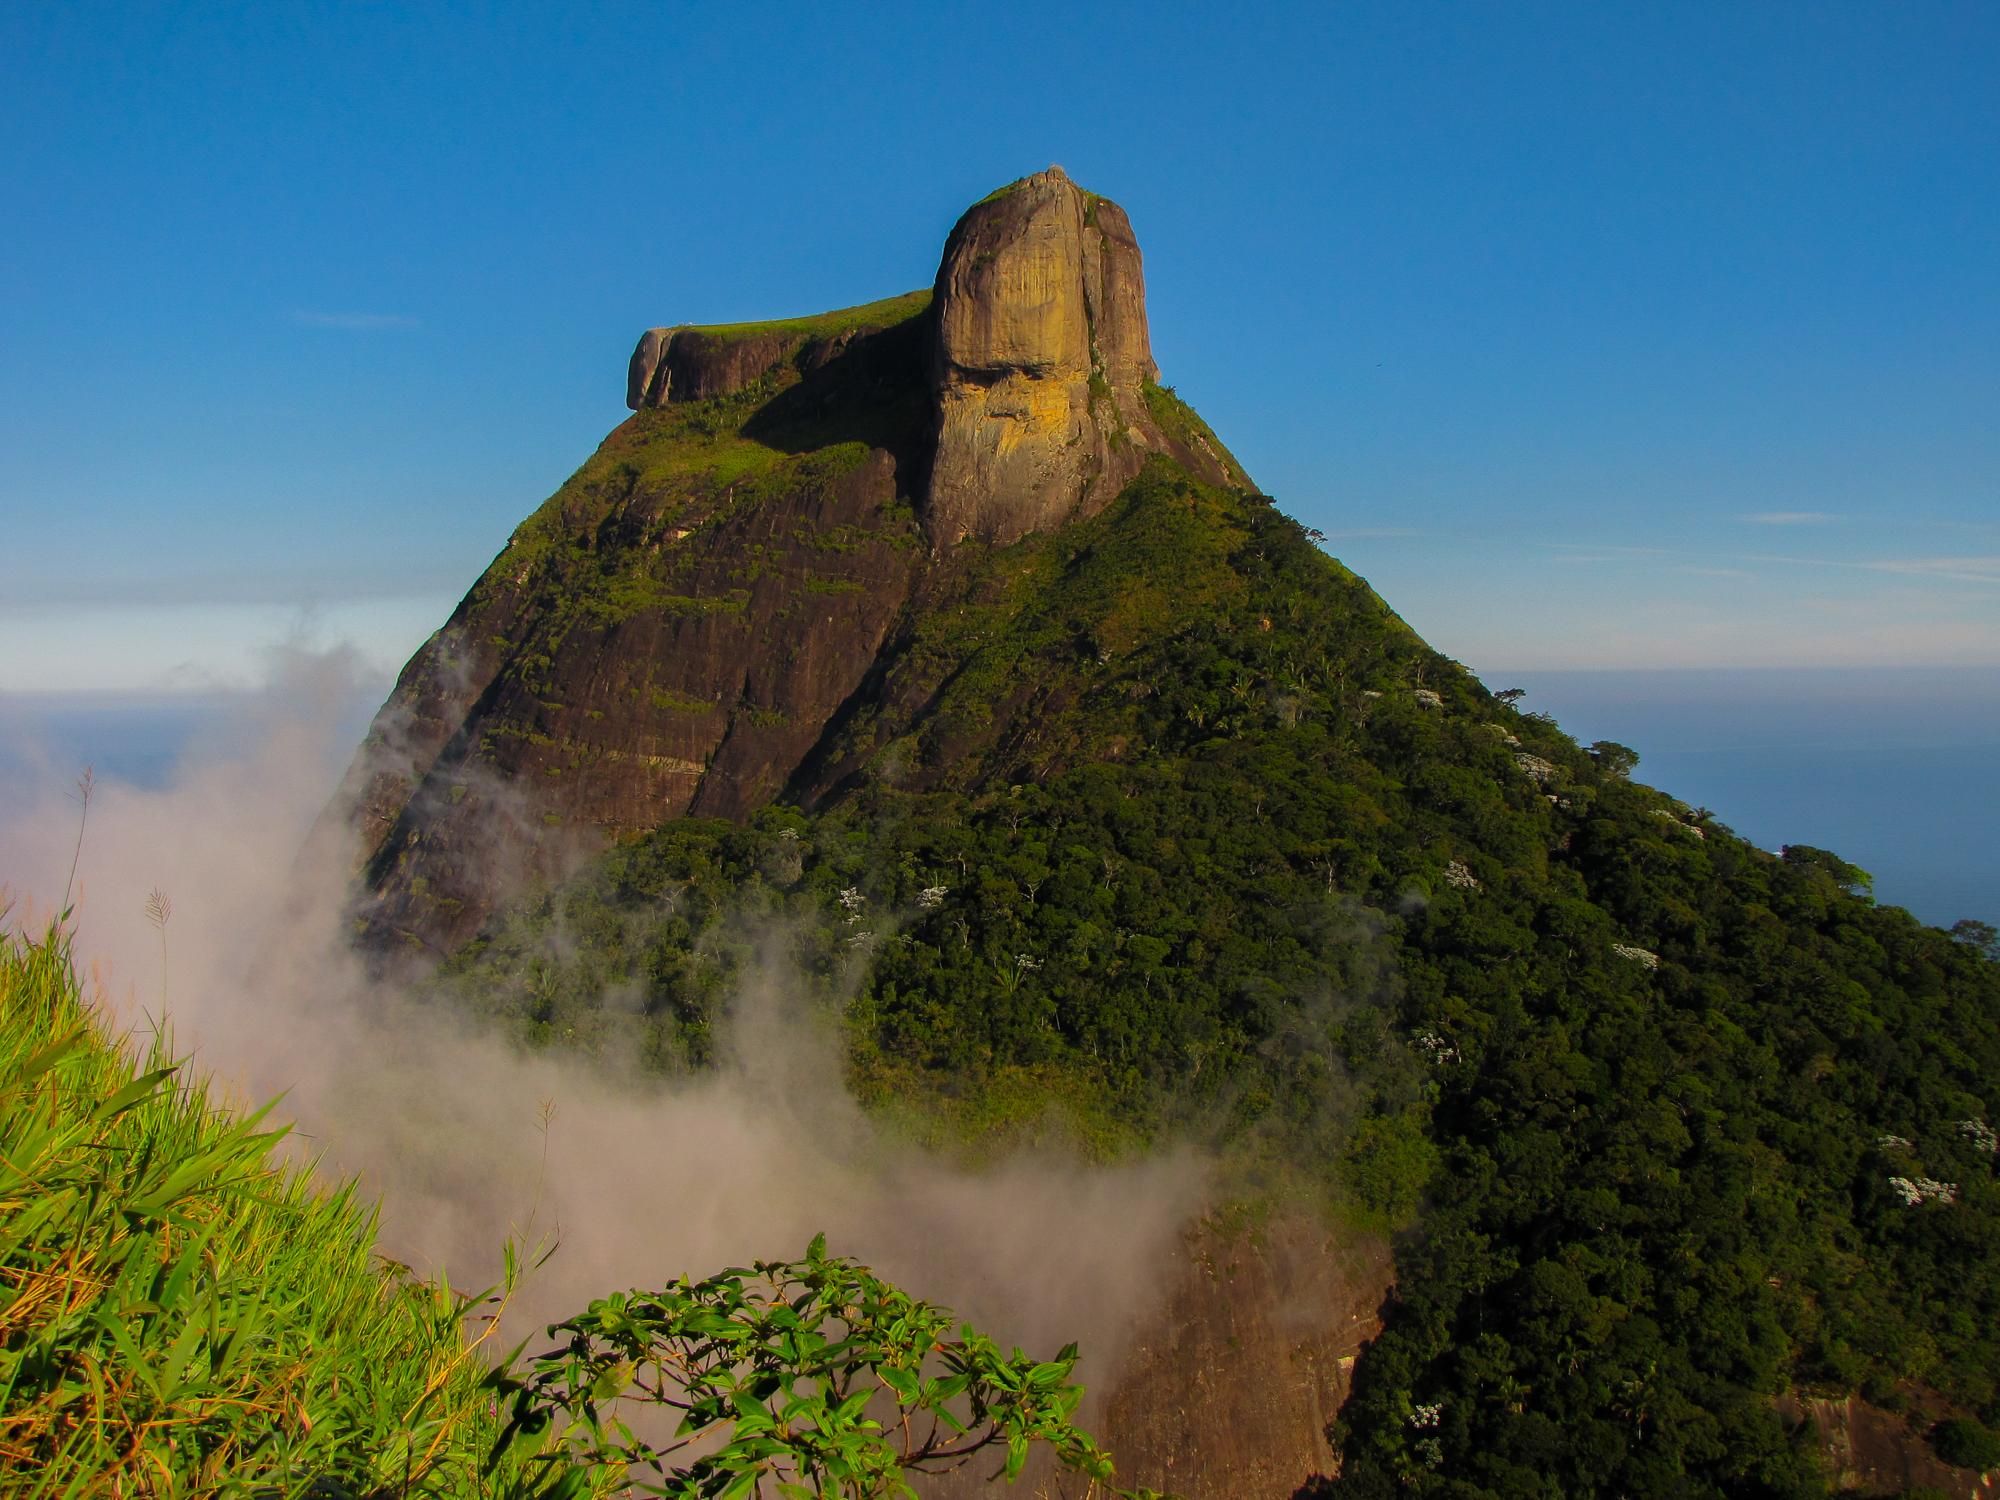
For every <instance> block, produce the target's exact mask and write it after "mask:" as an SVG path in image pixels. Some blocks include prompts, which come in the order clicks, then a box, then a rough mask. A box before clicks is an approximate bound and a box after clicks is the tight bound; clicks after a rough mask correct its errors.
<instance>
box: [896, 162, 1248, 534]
mask: <svg viewBox="0 0 2000 1500" xmlns="http://www.w3.org/2000/svg"><path fill="white" fill-rule="evenodd" d="M935 306H936V308H937V344H936V355H935V365H934V370H933V376H932V378H933V381H934V385H935V392H936V401H937V407H938V438H937V453H936V458H935V460H934V463H933V467H932V470H931V486H930V512H929V515H928V518H927V519H928V525H929V528H930V532H931V535H932V537H933V538H934V539H936V541H937V542H938V543H939V544H940V545H945V546H949V545H950V544H952V543H954V542H957V541H958V540H960V539H961V538H963V537H967V536H976V537H981V538H985V539H987V540H990V541H996V542H1011V541H1014V540H1016V539H1018V538H1019V537H1022V536H1025V535H1026V534H1027V533H1028V532H1030V531H1047V530H1050V529H1052V528H1054V527H1056V526H1059V525H1061V524H1062V522H1064V521H1065V520H1067V519H1069V518H1070V516H1071V515H1073V514H1077V513H1079V512H1080V513H1082V514H1084V515H1091V514H1094V513H1096V512H1097V511H1099V510H1102V509H1103V508H1104V506H1105V505H1106V504H1107V503H1108V502H1109V501H1110V499H1111V497H1112V496H1113V495H1116V494H1117V493H1118V491H1119V490H1121V489H1123V488H1124V486H1125V483H1126V481H1128V480H1129V479H1131V478H1132V476H1133V475H1135V474H1137V473H1138V472H1139V469H1140V466H1141V465H1142V464H1143V463H1144V462H1145V456H1146V454H1147V453H1149V452H1161V451H1165V449H1166V447H1167V443H1166V439H1165V437H1164V435H1163V434H1162V433H1161V432H1160V430H1159V428H1158V426H1157V425H1156V424H1155V423H1154V421H1153V418H1152V416H1151V414H1150V413H1149V412H1148V411H1147V410H1146V403H1145V400H1144V397H1143V395H1142V387H1143V386H1144V384H1145V383H1146V382H1149V381H1152V380H1155V379H1157V378H1158V375H1159V369H1158V367H1157V366H1156V365H1155V364H1154V363H1153V351H1152V340H1151V338H1150V337H1149V336H1148V333H1147V329H1146V280H1145V275H1144V273H1143V272H1142V270H1141V268H1140V262H1139V242H1138V241H1137V240H1136V239H1134V238H1133V236H1132V226H1131V224H1130V222H1129V221H1128V220H1127V219H1126V217H1125V211H1124V210H1123V209H1122V208H1120V207H1119V206H1118V205H1117V204H1115V203H1113V202H1111V200H1110V199H1108V198H1100V197H1097V196H1096V195H1095V194H1092V193H1086V192H1084V191H1083V190H1082V189H1081V188H1079V187H1077V186H1076V184H1075V183H1073V182H1071V181H1070V180H1069V179H1068V178H1067V177H1066V176H1064V175H1063V170H1062V168H1060V167H1050V168H1049V169H1048V171H1046V172H1038V173H1036V174H1035V175H1034V176H1032V177H1027V178H1023V179H1022V180H1021V181H1020V182H1018V183H1015V184H1014V185H1013V186H1012V187H1011V188H1007V189H1004V190H1002V191H1001V192H999V193H996V194H994V195H993V196H992V197H991V198H988V199H986V200H985V201H984V202H981V203H978V204H976V205H974V206H973V207H972V208H971V209H969V210H968V211H967V212H966V214H965V216H964V217H963V218H962V219H960V220H959V221H958V227H957V228H955V229H954V230H952V233H951V238H950V239H949V240H948V241H946V243H945V250H944V264H943V265H942V266H940V267H939V269H938V278H937V287H936V292H935ZM1191 457H1192V456H1191ZM1205 460H1206V455H1203V456H1202V460H1200V461H1196V467H1197V469H1198V471H1199V470H1208V469H1211V468H1212V465H1210V464H1208V463H1206V462H1205ZM1203 477H1205V478H1209V479H1215V480H1220V479H1222V478H1223V477H1224V476H1223V475H1221V474H1220V473H1216V472H1204V473H1203Z"/></svg>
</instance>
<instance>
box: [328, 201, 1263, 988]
mask: <svg viewBox="0 0 2000 1500" xmlns="http://www.w3.org/2000/svg"><path fill="white" fill-rule="evenodd" d="M1154 373H1155V371H1154V366H1153V363H1152V355H1151V352H1150V342H1149V339H1148V335H1147V330H1146V315H1145V289H1144V282H1143V279H1142V277H1141V274H1140V267H1139V250H1138V245H1137V243H1136V242H1135V241H1134V240H1133V237H1132V232H1131V228H1130V226H1129V224H1128V223H1127V221H1126V217H1125V214H1124V212H1123V210H1121V209H1119V208H1118V207H1117V205H1115V204H1113V203H1111V202H1110V201H1109V200H1108V199H1103V198H1098V197H1095V196H1094V195H1090V194H1086V193H1084V192H1083V191H1082V190H1081V189H1079V188H1077V187H1076V186H1075V185H1074V184H1073V183H1071V182H1069V180H1068V179H1067V178H1066V177H1064V176H1063V175H1062V173H1061V171H1060V170H1059V169H1051V170H1050V171H1048V172H1044V173H1039V174H1037V175H1035V176H1033V177H1029V178H1025V179H1023V180H1022V181H1021V182H1020V183H1017V184H1015V185H1014V186H1013V187H1012V188H1010V189H1003V190H1002V191H1001V192H1000V193H998V194H995V195H994V196H993V197H992V198H990V199H988V200H986V201H985V202H983V203H981V204H979V205H976V206H975V207H974V208H973V209H971V210H970V211H968V212H967V214H966V215H965V216H964V218H963V219H962V220H961V221H960V223H959V226H958V228H957V229H956V230H954V231H953V234H952V236H951V239H950V241H949V243H948V244H947V246H946V249H945V254H944V260H943V264H942V266H941V267H940V270H939V273H938V278H937V289H936V291H935V293H933V294H926V293H923V292H913V293H908V294H905V295H904V296H901V297H895V298H890V299H888V300H886V301H884V302H878V303H871V304H868V305H866V306H863V307H857V308H849V309H846V310H844V311H841V312H835V313H826V314H822V315H819V316H817V317H811V318H801V319H795V320H790V321H786V322H779V323H762V324H738V325H729V326H722V327H712V328H690V327H681V328H656V329H649V330H648V331H647V332H646V333H645V334H644V335H643V336H642V337H641V339H640V341H639V344H638V347H637V349H636V350H635V351H634V353H633V356H632V361H631V365H630V368H629V370H628V378H627V390H626V398H627V403H628V404H629V405H630V406H632V407H633V408H634V411H635V415H634V416H633V417H632V418H631V419H630V420H628V421H627V422H625V423H624V424H623V425H622V426H620V427H619V428H618V429H617V430H616V431H614V432H613V433H612V434H611V435H610V436H609V437H608V438H607V439H606V440H605V442H604V444H603V446H602V447H600V449H599V450H598V452H597V454H596V455H595V456H594V457H593V458H592V459H591V460H590V462H588V463H587V464H585V465H584V467H583V468H582V469H581V470H579V471H578V473H577V474H576V475H575V476H574V477H573V478H572V479H571V480H570V481H569V482H568V483H567V484H565V485H564V486H563V488H562V489H561V490H560V491H559V492H558V493H557V494H556V495H555V496H554V497H552V498H551V499H550V500H549V501H548V502H547V503H546V504H545V505H544V506H543V507H542V508H541V509H540V510H539V511H537V512H536V514H535V515H534V516H532V517H530V518H529V520H528V521H526V522H525V523H524V524H523V525H522V526H521V528H520V529H519V530H518V531H517V532H516V533H515V535H514V537H513V539H512V540H511V541H510V542H509V543H508V545H507V547H506V549H505V550H504V551H502V552H501V554H500V555H499V557H498V558H496V559H495V560H494V562H493V564H492V566H491V567H489V568H488V570H487V572H486V574H485V576H484V577H482V578H481V579H480V581H479V582H478V584H477V585H475V586H474V588H473V590H472V592H471V593H469V594H468V595H467V596H466V597H465V599H464V601H463V602H461V603H460V605H459V607H458V609H457V610H456V611H454V613H453V615H452V617H451V619H450V620H449V621H448V622H447V623H446V625H445V627H444V628H443V629H442V630H440V631H439V632H438V634H437V635H436V636H435V637H434V638H433V639H432V640H431V641H430V642H429V643H427V644H426V645H425V647H424V648H423V649H422V650H421V651H420V652H419V653H418V654H417V655H416V656H415V657H414V658H413V659H412V660H411V662H410V663H409V665H408V666H407V667H406V668H405V669H404V671H403V674H402V677H401V679H400V680H399V681H398V683H397V686H396V689H395V692H394V693H393V694H392V695H391V697H390V699H389V701H388V703H387V704H386V705H385V706H384V708H383V709H382V712H381V713H380V714H379V715H378V716H377V719H376V721H375V724H374V725H373V727H372V729H371V732H370V735H369V738H368V741H367V744H366V745H365V747H364V749H363V752H362V755H361V757H360V758H359V760H358V761H357V763H356V766H355V768H354V771H353V773H352V775H351V777H350V783H349V787H348V800H349V802H350V803H351V804H352V805H353V806H354V807H356V808H357V809H358V810H357V812H356V813H355V818H356V821H357V825H358V828H359V832H360V835H361V842H362V847H363V858H364V884H365V887H366V892H367V894H366V899H365V901H364V908H363V920H364V922H365V924H366V926H367V928H368V930H369V931H370V932H371V933H372V935H373V939H374V941H375V942H376V943H377V944H378V945H380V946H383V947H388V948H394V947H410V948H414V949H420V950H430V951H432V952H434V953H448V952H451V951H453V950H454V949H455V948H457V947H458V946H459V945H460V944H462V943H463V942H464V941H465V940H466V939H467V938H469V937H470V936H472V934H474V933H475V932H476V931H477V930H478V929H479V926H480V924H481V923H482V922H483V921H484V920H485V919H486V917H487V916H488V915H489V914H490V913H491V912H492V911H493V910H494V909H495V907H496V905H498V904H501V903H504V902H505V901H506V900H507V899H509V898H510V897H511V896H513V895H515V894H517V893H518V892H520V891H521V890H523V889H526V888H530V887H532V886H533V885H535V884H536V883H538V882H543V881H546V880H550V879H557V878H560V877H561V876H562V875H563V874H564V873H566V871H567V870H568V869H570V868H571V867H572V866H573V865H574V864H575V862H576V861H577V860H578V859H579V858H582V857H584V856H586V855H588V854H589V853H591V852H593V851H594V850H596V849H598V848H600V847H602V846H603V844H604V843H605V842H606V841H607V840H609V839H614V838H617V837H620V836H622V835H625V834H629V833H635V832H640V831H643V830H645V829H648V828H652V827H656V826H657V825H659V824H660V823H662V822H665V821H666V820H668V819H671V818H676V817H680V816H683V815H688V814H695V815H708V816H721V817H730V818H740V817H742V816H743V815H745V814H746V813H747V812H749V811H750V810H752V809H754V808H755V807H757V806H759V805H761V804H762V803H764V802H766V801H769V800H771V799H772V798H774V797H776V796H778V795H779V794H780V793H781V792H784V791H786V789H787V788H788V786H789V787H791V788H792V790H793V794H794V795H805V796H811V795H814V794H815V793H816V792H824V791H826V790H828V789H829V787H830V786H831V782H832V780H833V779H837V774H838V771H839V769H840V767H841V766H842V765H843V764H844V756H845V758H846V759H851V756H846V755H845V752H844V751H843V749H842V748H841V747H842V746H844V745H846V743H847V741H846V740H845V739H843V737H842V728H843V726H844V725H846V724H848V723H849V722H851V721H853V720H855V719H856V718H857V717H870V716H871V715H873V716H874V717H879V714H874V700H875V697H876V696H877V692H878V690H879V688H880V685H881V684H882V682H883V681H884V680H886V678H887V677H888V676H889V674H890V669H891V667H892V665H894V664H895V663H897V662H900V661H902V660H903V659H904V658H905V657H906V656H907V645H908V642H909V641H910V639H912V637H913V635H914V634H916V633H920V632H921V629H922V623H921V622H922V620H923V618H924V617H925V616H926V615H927V614H928V613H931V612H935V611H939V610H948V609H951V608H954V607H956V606H957V605H958V604H959V603H962V602H963V598H964V591H965V590H966V589H968V588H975V587H978V586H979V585H977V584H976V582H975V580H974V575H975V574H976V573H977V572H978V566H979V560H980V559H981V558H982V557H983V556H984V555H985V549H986V548H987V547H990V546H993V545H1005V544H1007V543H1009V542H1012V541H1015V540H1018V539H1019V538H1020V537H1022V536H1024V535H1027V534H1029V533H1031V532H1035V531H1044V532H1046V531H1048V530H1051V529H1053V528H1054V527H1056V526H1058V525H1060V524H1061V523H1062V522H1063V521H1064V520H1065V519H1067V518H1069V517H1071V516H1074V515H1079V514H1088V513H1092V512H1094V511H1095V510H1097V509H1101V508H1102V506H1103V505H1104V504H1105V503H1106V502H1108V500H1109V499H1110V498H1111V497H1112V496H1113V495H1114V494H1115V493H1116V492H1117V491H1118V489H1119V488H1121V487H1122V486H1123V485H1124V484H1125V482H1126V481H1127V480H1129V479H1130V478H1131V477H1132V476H1133V475H1134V474H1135V473H1137V472H1138V469H1139V467H1140V465H1141V464H1143V462H1144V461H1145V456H1146V454H1148V453H1159V454H1162V455H1165V456H1168V457H1171V458H1172V459H1173V460H1174V461H1176V462H1178V463H1180V464H1181V465H1183V466H1184V467H1185V468H1187V469H1188V470H1189V472H1191V473H1194V474H1196V475H1198V476H1200V477H1202V478H1205V479H1207V480H1209V481H1211V482H1218V483H1227V484H1234V485H1238V486H1240V487H1244V488H1249V487H1250V485H1249V481H1248V479H1247V477H1246V476H1244V474H1243V472H1242V470H1241V469H1240V468H1239V467H1237V466H1236V465H1235V463H1234V461H1233V460H1232V459H1230V458H1229V457H1228V455H1227V454H1226V453H1225V452H1224V451H1223V450H1222V448H1221V446H1220V444H1219V443H1217V442H1216V441H1215V440H1214V437H1213V434H1212V433H1209V432H1208V430H1207V428H1206V427H1205V426H1203V425H1202V424H1201V422H1200V420H1199V419H1198V418H1196V417H1194V416H1193V414H1192V413H1191V412H1188V411H1187V410H1186V408H1185V407H1182V406H1181V405H1180V404H1179V403H1178V402H1177V401H1176V400H1174V398H1173V397H1172V396H1171V394H1170V393H1167V392H1164V391H1161V390H1160V389H1159V388H1157V387H1156V386H1153V385H1152V384H1151V382H1152V379H1153V376H1154ZM1162 414H1163V415H1164V417H1165V422H1164V425H1163V422H1162ZM968 541H969V542H970V543H971V544H972V545H971V546H970V548H969V549H968V548H962V547H959V546H958V545H957V544H958V543H960V542H968ZM908 676H909V674H908V672H907V670H905V671H904V672H902V673H901V674H900V676H899V677H898V681H906V680H907V678H908ZM920 706H921V705H920V704H918V705H911V707H920ZM808 768H817V769H815V770H813V771H812V772H810V773H808ZM829 768H832V769H831V771H829Z"/></svg>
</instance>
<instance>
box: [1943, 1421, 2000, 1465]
mask: <svg viewBox="0 0 2000 1500" xmlns="http://www.w3.org/2000/svg"><path fill="white" fill-rule="evenodd" d="M1931 1447H1932V1448H1933V1449H1935V1450H1936V1451H1937V1456H1938V1457H1939V1458H1941V1459H1943V1460H1944V1461H1945V1462H1946V1463H1948V1464H1950V1465H1951V1466H1952V1467H1954V1468H1958V1469H1978V1470H1981V1471H1982V1472H1983V1471H1985V1470H1987V1469H2000V1432H1995V1431H1994V1430H1993V1429H1992V1428H1991V1427H1986V1426H1983V1425H1981V1424H1980V1423H1978V1422H1975V1421H1973V1420H1972V1419H1971V1418H1970V1417H1952V1418H1951V1419H1950V1420H1948V1421H1944V1422H1940V1423H1938V1424H1937V1426H1935V1427H1933V1428H1932V1429H1931Z"/></svg>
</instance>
